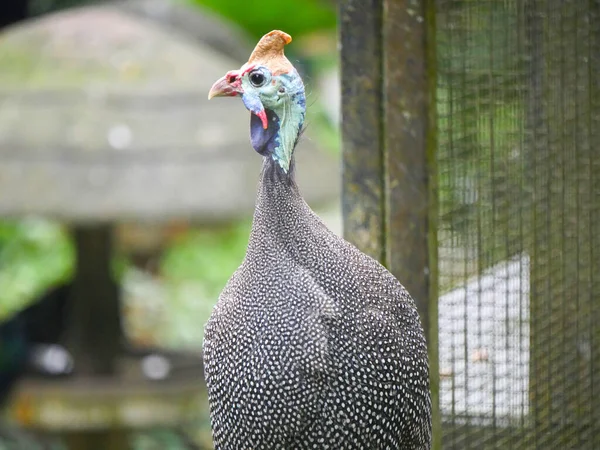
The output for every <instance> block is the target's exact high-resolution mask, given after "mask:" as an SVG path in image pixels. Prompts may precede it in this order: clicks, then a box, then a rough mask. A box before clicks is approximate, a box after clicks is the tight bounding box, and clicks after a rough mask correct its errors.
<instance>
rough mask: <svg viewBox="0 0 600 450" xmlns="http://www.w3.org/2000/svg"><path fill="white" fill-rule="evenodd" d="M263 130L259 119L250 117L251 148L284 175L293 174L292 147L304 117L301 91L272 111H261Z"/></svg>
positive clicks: (303, 100) (303, 102)
mask: <svg viewBox="0 0 600 450" xmlns="http://www.w3.org/2000/svg"><path fill="white" fill-rule="evenodd" d="M265 113H266V116H267V128H266V129H265V128H264V125H263V123H262V121H261V119H260V118H259V117H258V116H257V115H255V114H251V119H250V141H251V142H252V147H254V150H256V151H257V152H258V153H260V154H261V155H262V156H264V157H265V158H266V159H271V160H272V161H274V162H275V163H276V164H277V165H278V166H279V168H280V169H281V170H282V172H283V173H284V174H290V175H291V173H292V171H293V156H294V148H295V147H296V142H297V141H298V137H299V135H300V133H301V132H302V125H303V124H304V114H305V99H304V91H301V92H299V93H298V94H295V95H294V96H293V97H292V98H290V99H288V100H287V101H285V102H282V104H281V105H278V106H277V108H275V109H268V108H267V109H265Z"/></svg>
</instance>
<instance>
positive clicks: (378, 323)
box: [204, 157, 431, 450]
mask: <svg viewBox="0 0 600 450" xmlns="http://www.w3.org/2000/svg"><path fill="white" fill-rule="evenodd" d="M293 171H294V168H293V163H292V167H291V170H290V173H286V172H285V171H283V170H282V169H281V167H280V166H279V165H278V164H277V163H276V162H275V161H273V159H272V158H269V157H265V158H264V165H263V170H262V174H261V179H260V183H259V190H258V199H257V204H256V211H255V214H254V221H253V225H252V232H251V236H250V242H249V245H248V250H247V253H246V257H245V259H244V261H243V262H242V264H241V266H240V267H239V269H238V270H237V271H236V272H235V273H234V275H233V276H232V277H231V279H230V280H229V283H228V284H227V286H226V287H225V289H224V290H223V292H222V293H221V296H220V298H219V301H218V303H217V305H216V306H215V309H214V311H213V314H212V316H211V318H210V320H209V322H208V324H207V325H206V330H205V336H204V361H205V375H206V383H207V386H208V396H209V403H210V412H211V422H212V428H213V438H214V443H215V449H216V450H275V449H280V450H288V449H289V450H292V449H294V450H296V449H336V450H343V449H373V450H383V449H390V450H426V449H429V448H430V445H431V401H430V394H429V377H428V363H427V349H426V344H425V338H424V335H423V330H422V328H421V325H420V322H419V316H418V313H417V310H416V307H415V304H414V302H413V300H412V299H411V297H410V296H409V294H408V292H407V291H406V290H405V289H404V288H403V287H402V285H401V284H400V283H399V282H398V281H397V280H396V279H395V278H394V277H393V276H392V275H391V274H390V273H389V272H388V271H387V270H386V269H385V268H384V267H383V266H382V265H381V264H379V263H378V262H377V261H375V260H374V259H372V258H370V257H369V256H367V255H365V254H363V253H362V252H360V251H359V250H358V249H357V248H356V247H354V246H353V245H351V244H349V243H348V242H346V241H345V240H343V239H341V238H340V237H338V236H336V235H335V234H334V233H332V232H331V231H330V230H328V229H327V227H326V226H325V225H324V224H323V222H322V221H321V220H320V219H319V218H318V217H317V216H316V215H315V213H313V211H312V210H311V209H310V208H309V206H308V205H307V204H306V203H305V202H304V200H303V199H302V197H301V195H300V192H299V190H298V187H297V186H296V184H295V182H294V177H293Z"/></svg>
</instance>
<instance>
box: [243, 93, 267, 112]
mask: <svg viewBox="0 0 600 450" xmlns="http://www.w3.org/2000/svg"><path fill="white" fill-rule="evenodd" d="M242 101H243V102H244V106H245V107H246V109H247V110H248V111H250V112H251V113H252V115H253V116H254V115H255V114H258V113H260V112H261V111H263V110H264V107H263V105H262V103H261V101H260V98H258V95H256V93H254V92H244V94H242Z"/></svg>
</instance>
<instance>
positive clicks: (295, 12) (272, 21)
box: [190, 0, 337, 38]
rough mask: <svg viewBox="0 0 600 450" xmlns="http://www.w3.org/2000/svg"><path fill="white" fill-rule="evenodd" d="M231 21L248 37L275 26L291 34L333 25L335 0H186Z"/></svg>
mask: <svg viewBox="0 0 600 450" xmlns="http://www.w3.org/2000/svg"><path fill="white" fill-rule="evenodd" d="M190 1H191V2H193V3H195V4H197V5H200V6H204V7H206V8H208V9H210V10H212V11H214V12H216V13H218V14H219V15H221V16H223V17H225V18H227V19H229V20H231V21H232V22H235V23H236V24H238V25H239V26H241V27H242V28H243V29H244V30H246V31H247V32H248V33H249V34H250V35H251V36H252V37H254V38H260V37H261V36H262V35H263V34H265V33H267V32H269V31H271V30H275V29H279V30H283V31H285V32H286V33H289V34H291V35H292V36H294V37H299V36H302V35H303V34H307V33H310V32H313V31H317V30H323V29H334V28H335V26H336V20H337V19H336V10H335V2H334V1H327V0H257V1H248V0H231V1H223V0H190Z"/></svg>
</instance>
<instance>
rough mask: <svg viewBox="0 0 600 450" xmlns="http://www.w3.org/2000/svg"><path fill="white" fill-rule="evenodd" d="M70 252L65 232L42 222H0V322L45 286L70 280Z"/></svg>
mask: <svg viewBox="0 0 600 450" xmlns="http://www.w3.org/2000/svg"><path fill="white" fill-rule="evenodd" d="M73 264H74V251H73V247H72V245H71V242H70V240H69V238H68V236H67V233H66V232H65V230H64V229H63V228H62V227H60V226H59V225H56V224H54V223H51V222H48V221H45V220H24V221H20V222H16V221H14V222H0V286H2V289H0V320H2V319H4V318H6V317H8V316H10V315H12V314H14V313H15V312H16V311H18V310H19V309H21V308H23V307H25V306H26V305H27V303H28V302H29V301H31V300H32V299H33V298H34V297H35V296H37V295H39V294H40V293H42V292H43V291H44V290H45V289H46V288H47V287H48V286H51V285H53V284H58V283H60V282H62V281H64V280H66V279H68V278H69V277H70V276H71V273H72V270H73Z"/></svg>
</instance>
